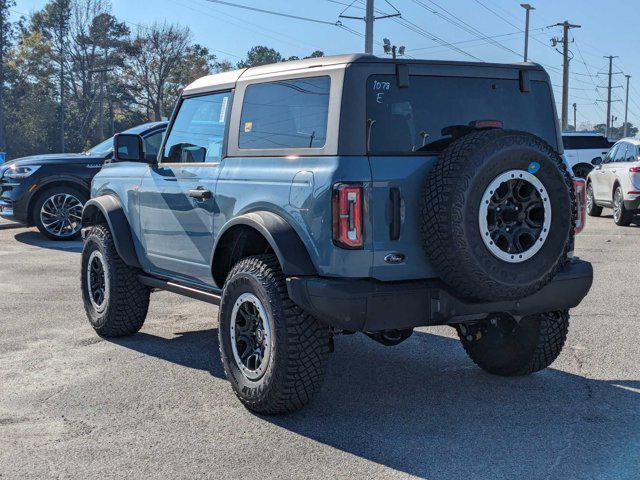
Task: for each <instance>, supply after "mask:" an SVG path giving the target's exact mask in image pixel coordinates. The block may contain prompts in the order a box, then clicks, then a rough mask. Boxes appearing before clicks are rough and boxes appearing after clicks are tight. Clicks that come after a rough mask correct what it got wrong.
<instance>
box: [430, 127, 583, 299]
mask: <svg viewBox="0 0 640 480" xmlns="http://www.w3.org/2000/svg"><path fill="white" fill-rule="evenodd" d="M571 186H572V180H571V176H570V175H569V174H568V173H567V170H566V166H565V165H564V163H563V161H562V158H561V157H560V155H558V154H557V153H556V152H555V151H554V150H553V148H551V146H549V145H548V144H547V143H546V142H544V141H543V140H542V139H540V138H538V137H536V136H534V135H531V134H529V133H525V132H518V131H511V130H484V131H477V132H473V133H470V134H468V135H466V136H464V137H462V138H460V139H458V140H456V141H455V142H453V143H452V144H451V145H450V146H449V147H448V148H447V149H446V150H444V151H443V152H442V154H441V155H440V157H439V159H438V162H437V163H436V165H435V166H434V168H433V169H432V171H431V172H430V174H429V175H428V177H427V182H426V186H425V189H424V194H423V204H422V237H423V245H424V249H425V250H426V252H427V254H428V256H429V258H430V259H431V262H432V264H433V266H434V267H435V269H436V271H437V272H438V274H439V276H440V277H441V278H442V280H443V281H444V282H445V283H446V284H448V285H449V286H450V287H452V288H453V289H454V290H455V292H454V293H456V294H457V295H458V296H461V297H465V298H468V299H472V300H511V299H517V298H522V297H526V296H528V295H532V294H533V293H535V292H537V291H538V290H540V289H541V288H542V287H544V286H545V285H546V284H547V283H549V282H550V281H551V279H552V278H553V277H554V275H555V274H556V272H557V271H558V270H559V269H560V268H561V267H562V266H563V265H564V263H565V262H566V259H567V253H568V251H569V248H570V245H571V244H572V242H573V235H574V220H575V215H576V211H575V201H574V198H573V197H574V194H573V189H572V188H571Z"/></svg>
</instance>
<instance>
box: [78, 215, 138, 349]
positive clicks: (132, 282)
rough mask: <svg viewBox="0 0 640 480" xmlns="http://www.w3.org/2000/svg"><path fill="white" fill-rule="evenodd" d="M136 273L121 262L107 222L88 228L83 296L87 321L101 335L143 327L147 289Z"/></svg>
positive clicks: (84, 256)
mask: <svg viewBox="0 0 640 480" xmlns="http://www.w3.org/2000/svg"><path fill="white" fill-rule="evenodd" d="M139 273H140V272H139V270H138V269H136V268H133V267H130V266H129V265H127V264H126V263H124V262H123V261H122V259H121V258H120V256H119V255H118V252H117V251H116V249H115V246H114V244H113V239H112V238H111V232H110V231H109V228H108V227H107V226H106V225H95V226H93V227H90V230H89V231H88V232H87V235H86V237H85V240H84V248H83V249H82V271H81V283H82V299H83V301H84V309H85V311H86V312H87V318H88V319H89V323H91V326H92V327H93V329H94V330H95V331H96V332H97V333H98V335H100V336H101V337H122V336H125V335H131V334H133V333H136V332H137V331H138V330H140V329H141V328H142V324H143V323H144V320H145V318H146V316H147V310H148V309H149V296H150V290H149V288H147V287H146V286H145V285H143V284H142V283H140V281H139V280H138V274H139ZM101 275H102V276H101ZM101 278H102V279H103V280H100V279H101ZM100 290H102V298H101V297H100Z"/></svg>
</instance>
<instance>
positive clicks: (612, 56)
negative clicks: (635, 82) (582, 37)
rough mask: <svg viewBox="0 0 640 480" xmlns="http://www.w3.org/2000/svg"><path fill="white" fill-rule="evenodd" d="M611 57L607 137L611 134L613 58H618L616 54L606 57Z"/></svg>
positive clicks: (605, 132)
mask: <svg viewBox="0 0 640 480" xmlns="http://www.w3.org/2000/svg"><path fill="white" fill-rule="evenodd" d="M604 58H608V59H609V74H608V75H609V83H608V84H607V125H606V129H605V131H604V135H605V137H608V136H609V132H610V130H611V88H612V87H611V78H612V77H613V59H614V58H618V57H616V56H614V55H609V56H608V57H604Z"/></svg>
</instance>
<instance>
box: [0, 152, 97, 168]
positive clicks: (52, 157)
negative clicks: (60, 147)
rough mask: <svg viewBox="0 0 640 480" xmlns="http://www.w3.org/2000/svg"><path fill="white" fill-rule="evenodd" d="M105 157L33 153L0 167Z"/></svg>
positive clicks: (79, 161) (95, 160) (85, 160)
mask: <svg viewBox="0 0 640 480" xmlns="http://www.w3.org/2000/svg"><path fill="white" fill-rule="evenodd" d="M104 160H105V158H104V157H102V156H100V157H96V156H93V155H85V154H83V153H52V154H49V155H32V156H30V157H22V158H16V159H14V160H11V161H8V162H6V163H3V164H2V165H1V166H0V168H3V169H4V168H5V167H8V166H10V165H17V166H28V165H56V164H63V163H95V162H102V161H104Z"/></svg>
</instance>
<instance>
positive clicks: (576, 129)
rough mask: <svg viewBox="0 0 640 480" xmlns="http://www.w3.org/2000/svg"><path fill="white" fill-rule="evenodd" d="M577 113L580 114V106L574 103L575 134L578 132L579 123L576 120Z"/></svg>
mask: <svg viewBox="0 0 640 480" xmlns="http://www.w3.org/2000/svg"><path fill="white" fill-rule="evenodd" d="M577 113H578V104H577V103H576V102H573V131H574V132H577V131H578V122H577V120H576V116H577Z"/></svg>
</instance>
